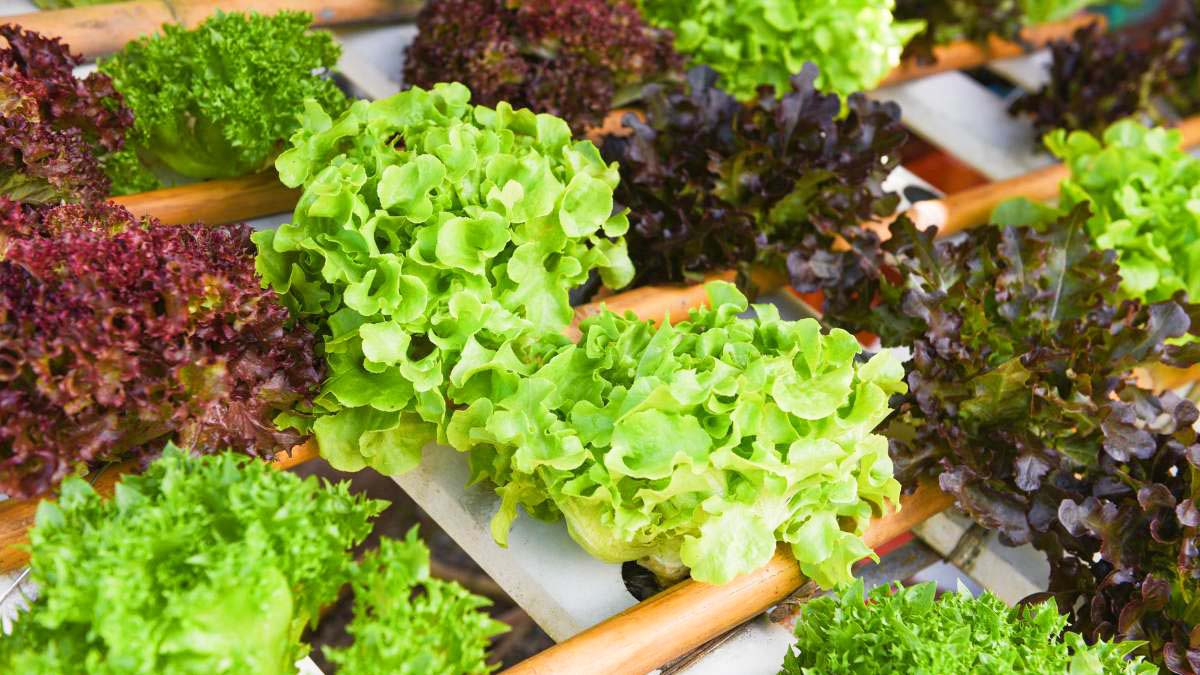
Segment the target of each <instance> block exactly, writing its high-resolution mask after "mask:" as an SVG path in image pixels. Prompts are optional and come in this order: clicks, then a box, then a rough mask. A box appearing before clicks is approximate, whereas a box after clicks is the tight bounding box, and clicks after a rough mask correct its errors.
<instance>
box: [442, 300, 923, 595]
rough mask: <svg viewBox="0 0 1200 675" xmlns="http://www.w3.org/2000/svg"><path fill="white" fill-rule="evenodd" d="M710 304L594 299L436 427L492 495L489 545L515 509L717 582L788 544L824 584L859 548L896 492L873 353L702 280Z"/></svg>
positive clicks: (895, 375) (882, 372)
mask: <svg viewBox="0 0 1200 675" xmlns="http://www.w3.org/2000/svg"><path fill="white" fill-rule="evenodd" d="M708 294H709V298H710V300H711V301H712V305H713V307H714V308H715V309H701V310H695V311H693V313H692V314H691V315H690V318H689V320H688V321H685V322H683V323H680V324H679V325H677V326H672V325H671V324H670V323H669V322H662V323H661V324H659V325H657V326H656V325H655V324H653V323H651V322H648V321H640V320H637V319H636V318H634V317H632V316H626V317H622V316H618V315H616V314H613V313H611V312H607V311H605V312H601V313H600V314H597V315H595V316H592V317H590V318H588V319H587V320H585V321H584V322H583V324H582V326H581V330H582V333H583V337H582V339H581V340H580V341H579V342H578V344H573V343H571V342H569V341H567V340H566V339H565V338H561V339H554V340H547V342H553V343H554V344H553V345H552V346H550V347H548V348H547V349H546V351H545V352H544V353H543V354H542V355H541V361H542V363H541V365H540V366H539V367H538V368H537V369H536V370H535V371H534V372H532V373H530V374H529V376H528V377H526V378H524V379H522V380H521V381H520V383H519V385H518V386H517V388H516V389H515V390H513V391H509V392H498V395H491V396H487V397H481V398H479V399H477V400H476V401H475V402H474V403H472V404H471V405H470V407H468V408H466V409H464V410H458V411H456V412H455V413H454V415H453V418H452V419H451V421H450V426H449V429H448V432H447V434H448V436H449V437H450V441H451V444H452V445H454V447H456V448H459V449H462V450H469V452H470V453H471V458H470V461H471V467H472V470H473V474H474V478H475V479H477V480H482V479H486V480H489V481H491V482H493V483H494V484H495V485H496V491H497V492H498V493H499V494H500V496H501V498H502V504H501V507H500V511H499V512H498V513H497V514H496V516H495V518H494V519H493V521H492V533H493V536H495V537H496V539H497V540H498V541H500V542H501V543H504V542H505V539H506V536H507V532H508V529H509V527H510V526H511V524H512V522H513V520H514V519H515V518H516V515H517V507H518V506H523V507H525V509H526V510H527V511H529V512H530V513H531V514H533V515H535V516H539V517H545V518H552V517H556V516H557V515H558V514H561V515H562V516H563V517H564V518H565V519H566V522H567V527H568V529H569V531H570V533H571V536H572V537H573V538H574V539H575V540H576V541H577V542H579V544H580V545H581V546H583V548H585V549H586V550H587V551H588V552H589V553H591V554H592V555H594V556H596V557H598V558H600V559H602V560H606V561H609V562H619V561H626V560H635V559H639V558H648V559H650V560H651V561H652V562H654V563H656V564H657V565H660V566H666V567H669V566H670V564H671V563H676V564H678V563H682V564H683V565H686V566H687V567H688V568H690V569H691V575H692V577H693V578H695V579H698V580H701V581H706V582H710V583H725V582H727V581H729V580H731V579H733V578H734V577H735V576H737V575H739V574H743V573H745V572H749V571H751V570H754V569H756V568H758V567H760V566H761V565H763V564H764V563H766V562H767V560H768V559H770V557H771V555H772V554H773V553H774V552H775V544H776V541H780V540H782V541H785V542H788V543H790V544H791V545H792V551H793V552H794V553H795V555H796V559H797V560H798V561H799V562H800V566H801V569H802V570H803V571H804V573H805V574H807V575H808V576H809V577H811V578H812V579H813V580H815V581H816V582H818V583H819V584H821V585H823V586H831V585H833V584H836V583H840V582H843V581H846V580H849V579H850V566H851V565H852V564H853V563H854V562H855V561H857V560H859V559H861V558H863V557H864V556H867V555H870V554H871V551H870V549H868V548H867V546H866V545H865V544H863V542H862V539H861V537H860V535H861V534H862V532H863V530H864V529H865V528H866V526H867V523H868V521H869V520H870V518H871V517H872V515H873V514H878V513H879V512H880V510H881V509H882V507H883V505H884V502H885V500H895V499H896V498H897V497H898V495H899V491H900V484H899V483H897V482H896V480H895V479H893V478H892V463H891V460H890V459H888V448H887V439H885V438H883V437H882V436H879V435H876V434H874V433H872V430H873V429H874V428H875V426H876V425H877V424H879V422H880V421H882V420H883V419H884V417H886V416H887V415H888V413H889V409H888V398H889V396H890V395H891V394H893V393H896V392H902V391H904V390H905V386H904V384H903V383H902V382H901V377H902V375H903V370H902V368H901V366H900V364H899V363H898V362H897V361H896V360H895V359H894V358H893V357H892V356H891V355H890V354H889V353H881V354H878V355H876V356H875V357H873V358H872V359H870V360H869V361H866V362H859V360H858V359H857V358H856V355H857V354H858V353H859V352H860V351H861V348H860V347H859V344H858V342H857V340H855V338H854V336H853V335H851V334H849V333H847V332H845V331H842V330H834V331H831V332H829V333H822V332H821V330H820V328H819V326H818V324H817V322H816V321H814V320H812V319H805V320H802V321H783V320H780V318H779V314H778V311H777V310H776V309H775V308H774V306H772V305H756V306H755V311H756V312H757V313H758V316H757V318H754V319H740V318H738V317H737V314H738V313H740V312H743V311H745V310H746V308H747V305H746V299H745V298H744V297H743V296H742V295H741V294H740V293H738V291H737V290H736V289H735V288H734V287H733V286H731V285H730V284H726V283H721V282H715V283H712V284H709V286H708Z"/></svg>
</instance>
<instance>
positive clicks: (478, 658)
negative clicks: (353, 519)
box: [325, 526, 508, 675]
mask: <svg viewBox="0 0 1200 675" xmlns="http://www.w3.org/2000/svg"><path fill="white" fill-rule="evenodd" d="M350 584H351V587H352V588H353V590H354V619H353V620H352V621H351V622H350V624H349V625H348V626H346V632H347V633H349V634H350V635H351V636H352V637H353V638H354V643H353V644H352V645H350V646H349V647H345V648H338V649H330V648H328V647H327V648H326V649H325V656H326V658H328V659H329V660H330V661H331V662H332V663H335V664H337V667H338V670H337V672H339V673H341V674H342V675H364V674H368V673H372V674H373V673H379V674H380V675H426V674H427V673H437V674H444V675H480V674H484V673H489V672H491V671H493V670H495V667H494V666H488V665H485V661H486V657H487V653H486V650H487V646H488V642H489V641H490V638H491V637H492V636H494V635H499V634H500V633H503V632H504V631H506V630H508V626H506V625H505V624H503V623H501V622H500V621H496V620H495V619H493V618H491V617H490V616H488V615H487V614H486V613H485V612H483V611H481V610H482V609H483V608H484V607H487V606H488V605H489V604H491V603H490V602H489V601H488V600H487V599H486V598H482V597H479V596H477V595H473V594H471V593H470V592H468V591H467V590H465V589H464V588H463V587H462V586H459V585H458V584H457V583H454V582H452V581H442V580H440V579H434V578H432V577H431V576H430V575H429V549H427V548H425V545H424V544H423V543H421V540H419V539H417V528H416V526H414V527H413V528H412V529H410V530H409V531H408V535H407V536H406V537H405V538H404V539H403V540H400V539H388V538H386V537H385V538H384V539H382V540H380V542H379V548H377V549H375V550H373V551H371V552H369V553H367V554H366V555H364V556H363V559H362V562H360V563H359V564H358V566H357V568H356V569H355V571H354V575H353V577H352V580H351V582H350Z"/></svg>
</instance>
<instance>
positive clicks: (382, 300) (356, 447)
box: [255, 84, 633, 474]
mask: <svg viewBox="0 0 1200 675" xmlns="http://www.w3.org/2000/svg"><path fill="white" fill-rule="evenodd" d="M469 99H470V93H469V92H468V91H467V89H466V88H465V87H463V86H462V85H460V84H442V85H437V86H435V87H434V88H433V89H432V90H431V91H425V90H423V89H420V88H415V87H414V88H412V89H409V90H407V91H404V92H401V93H399V94H397V95H395V96H393V97H391V98H388V99H384V100H381V101H375V102H370V103H369V102H367V101H358V102H356V103H355V104H354V105H353V106H351V108H350V109H349V110H348V111H347V112H346V113H345V114H343V115H342V116H340V117H339V118H337V119H336V120H335V119H332V118H331V117H330V116H329V115H328V114H327V113H325V112H324V111H323V110H322V109H321V107H320V105H318V104H316V103H314V102H312V101H310V102H308V103H307V104H306V109H305V115H304V126H303V128H301V129H300V130H299V131H297V133H296V134H295V135H294V136H293V138H292V147H291V149H289V150H287V151H286V152H284V153H283V154H282V155H280V157H279V159H278V160H277V161H276V167H277V168H278V169H279V174H280V178H281V179H282V180H283V182H284V183H286V184H288V185H292V186H298V185H301V184H303V185H304V194H303V196H302V197H301V199H300V202H299V204H298V205H297V206H296V211H295V213H294V215H293V220H292V222H291V223H289V224H286V225H283V226H281V227H280V228H279V229H278V230H272V231H264V232H260V233H258V234H257V235H255V241H256V243H257V244H258V247H259V257H258V261H257V266H258V270H259V272H260V274H261V275H262V277H263V279H264V280H265V281H266V282H268V283H270V284H271V285H272V286H273V287H274V288H275V289H276V290H277V291H278V292H279V293H280V294H281V295H282V296H283V297H284V299H285V301H286V302H287V303H288V304H289V306H290V307H291V308H292V309H293V310H294V311H295V312H297V313H298V314H299V315H300V316H301V317H303V318H304V319H305V320H307V321H308V322H309V323H310V324H311V325H312V326H313V327H314V329H315V331H316V332H317V333H318V334H319V335H322V336H323V337H324V341H325V356H326V359H327V361H328V363H329V367H330V377H329V379H328V380H327V381H326V382H325V385H324V388H323V390H322V392H321V394H320V396H319V397H318V399H317V405H316V409H315V410H314V411H313V412H314V418H309V419H300V418H291V419H289V420H281V421H285V422H289V423H292V424H296V425H300V426H305V427H307V426H310V425H311V428H312V430H313V431H314V432H315V433H316V436H317V440H318V442H319V444H320V447H321V452H322V454H323V455H324V456H325V457H326V458H327V459H329V461H330V462H331V463H332V464H333V465H334V466H336V467H338V468H340V469H343V470H348V471H353V470H358V469H361V468H363V467H364V466H371V467H373V468H375V469H377V470H379V471H381V472H383V473H388V474H395V473H399V472H402V471H405V470H407V469H409V468H411V467H412V466H414V465H415V464H416V463H417V462H418V461H419V459H420V450H421V447H422V446H423V445H424V444H425V443H427V442H429V441H430V440H432V439H433V438H435V436H436V435H437V432H438V431H439V430H440V429H441V428H442V427H443V424H444V422H445V419H446V417H447V398H449V400H450V402H451V403H452V404H463V405H465V404H469V403H471V402H473V401H474V400H476V399H478V398H495V399H500V398H503V397H505V396H507V395H509V394H511V393H512V392H515V391H516V390H517V381H518V378H519V376H520V375H522V374H525V373H527V372H528V368H527V366H525V365H524V362H525V360H526V359H525V358H524V354H525V352H526V351H527V350H528V349H529V348H530V346H531V345H532V344H534V343H535V342H536V339H537V337H538V336H540V335H543V334H545V333H556V332H559V331H561V330H563V329H564V328H566V326H567V325H568V324H569V323H570V320H571V317H572V310H571V306H570V303H569V301H568V296H567V293H568V290H569V289H570V288H572V287H574V286H576V285H578V284H580V283H582V282H583V281H584V280H585V279H587V277H588V275H589V273H590V272H591V271H592V270H598V271H599V275H600V277H601V278H602V279H603V280H604V282H605V283H606V284H608V285H609V286H610V287H612V288H619V287H621V286H623V285H625V284H626V283H628V281H629V280H630V278H631V277H632V274H633V269H632V266H631V265H630V263H629V258H628V255H627V254H626V251H625V242H624V240H623V239H621V238H620V237H621V235H623V234H624V232H625V230H626V229H627V228H628V221H627V220H626V216H625V214H624V212H618V213H616V214H615V215H614V214H613V197H612V192H613V188H614V187H615V186H616V184H617V181H618V174H617V168H616V165H615V164H613V165H605V164H604V162H603V161H602V160H601V158H600V153H599V151H597V149H596V147H595V146H594V145H592V144H591V143H590V142H587V141H579V142H573V141H572V140H571V133H570V130H569V129H568V128H567V124H566V123H565V122H563V121H562V120H561V119H559V118H556V117H553V116H550V115H545V114H541V115H535V114H534V113H532V112H530V111H529V110H513V109H512V107H510V106H509V105H508V104H507V103H503V102H502V103H500V105H499V106H498V107H497V108H495V109H491V108H485V107H482V106H472V105H470V103H469Z"/></svg>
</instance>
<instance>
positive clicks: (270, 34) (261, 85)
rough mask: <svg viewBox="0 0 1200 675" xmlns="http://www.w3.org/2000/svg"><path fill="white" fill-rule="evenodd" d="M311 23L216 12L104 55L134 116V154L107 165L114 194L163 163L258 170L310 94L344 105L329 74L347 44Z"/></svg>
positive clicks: (193, 170)
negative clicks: (197, 22) (189, 25)
mask: <svg viewBox="0 0 1200 675" xmlns="http://www.w3.org/2000/svg"><path fill="white" fill-rule="evenodd" d="M311 23H312V16H311V15H310V14H308V13H305V12H295V11H290V10H284V11H280V12H278V13H276V14H273V15H270V16H266V15H262V14H258V13H254V12H251V13H241V12H230V13H225V12H221V11H219V10H218V11H216V12H215V13H214V14H213V15H212V16H210V17H208V18H207V19H205V20H204V21H203V22H202V23H201V24H200V25H198V26H195V27H194V28H191V29H189V28H185V27H183V26H181V25H178V24H164V25H163V26H162V32H161V34H155V35H150V36H144V37H140V38H138V39H136V40H133V41H131V42H129V43H128V44H126V45H125V47H124V48H123V49H121V51H119V52H117V53H116V54H114V55H112V56H110V57H107V58H104V59H101V60H100V62H99V69H100V72H102V73H104V74H106V75H107V76H109V77H111V78H112V81H113V84H114V85H115V86H116V88H117V91H119V92H121V94H122V95H123V96H124V97H125V101H126V102H127V103H128V105H129V107H130V108H131V109H132V110H133V115H134V124H133V129H132V130H131V131H130V134H129V139H128V143H127V144H126V148H127V150H128V151H129V152H128V154H127V155H126V156H125V157H122V158H120V160H119V161H116V162H110V163H108V165H106V167H105V168H106V169H107V170H109V171H110V172H111V174H110V175H112V176H113V178H114V191H116V193H117V194H121V193H126V192H130V191H133V190H136V189H138V188H140V187H145V186H147V185H151V186H153V181H154V177H153V174H152V173H151V172H150V169H151V168H156V167H159V166H166V167H167V168H169V169H170V170H171V171H174V172H177V173H179V174H181V175H183V176H189V177H192V178H228V177H234V176H243V175H246V174H249V173H254V172H256V171H261V170H263V169H265V168H267V167H269V166H270V164H271V161H272V160H273V159H274V158H275V155H276V154H278V152H279V150H280V147H281V146H282V143H283V141H284V140H285V139H287V137H288V136H289V135H290V134H291V133H292V132H293V131H295V130H296V126H297V121H296V112H297V109H298V108H299V107H300V106H301V104H302V102H303V101H304V100H305V99H306V98H314V99H317V100H319V101H320V102H321V104H322V105H324V106H325V107H326V108H327V109H332V108H335V107H336V108H337V110H338V111H339V112H340V111H341V110H343V109H345V107H346V105H347V101H346V96H345V95H344V94H343V93H342V92H341V90H340V89H338V87H337V85H336V84H335V83H334V81H333V78H332V77H331V74H332V69H333V67H334V65H336V64H337V61H338V57H339V55H340V54H341V48H340V47H339V45H338V43H337V41H336V40H334V39H333V36H332V35H331V34H330V33H328V32H325V31H309V27H310V24H311ZM139 158H141V160H145V164H144V165H143V166H141V167H139V166H138V165H139V163H140V162H139Z"/></svg>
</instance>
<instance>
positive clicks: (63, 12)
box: [0, 0, 423, 58]
mask: <svg viewBox="0 0 1200 675" xmlns="http://www.w3.org/2000/svg"><path fill="white" fill-rule="evenodd" d="M422 4H423V3H422V2H421V0H134V1H133V2H117V3H111V4H106V5H93V6H85V7H71V8H67V9H55V10H49V11H44V12H29V13H27V14H17V15H15V16H8V17H4V19H3V20H0V21H3V22H6V23H15V24H17V25H19V26H21V27H22V28H25V29H26V30H33V31H37V32H39V33H41V34H43V35H47V36H56V37H61V38H62V39H63V42H65V43H66V44H67V45H69V46H70V47H71V51H72V52H76V53H79V54H83V56H85V57H87V58H95V57H98V56H105V55H107V54H111V53H113V52H115V51H117V50H119V49H121V48H122V47H124V46H125V43H126V42H129V41H131V40H135V39H137V38H139V37H142V36H145V35H152V34H154V33H157V32H158V30H159V27H160V26H162V25H163V24H164V23H179V24H183V25H184V26H187V27H189V28H191V27H194V26H196V25H197V24H199V23H201V22H202V21H204V20H205V19H206V18H208V17H209V15H211V14H212V13H213V12H215V11H216V10H222V11H225V12H252V11H253V12H258V13H260V14H273V13H275V12H278V11H280V10H284V9H292V10H300V11H305V12H308V13H310V14H312V15H313V25H316V26H336V25H341V24H347V23H366V22H380V21H393V20H401V19H412V18H413V17H415V16H416V15H417V12H418V11H420V9H421V5H422Z"/></svg>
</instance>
